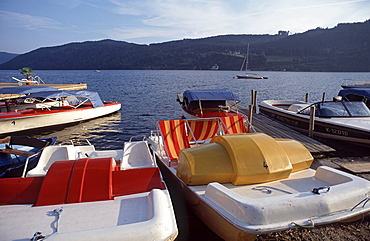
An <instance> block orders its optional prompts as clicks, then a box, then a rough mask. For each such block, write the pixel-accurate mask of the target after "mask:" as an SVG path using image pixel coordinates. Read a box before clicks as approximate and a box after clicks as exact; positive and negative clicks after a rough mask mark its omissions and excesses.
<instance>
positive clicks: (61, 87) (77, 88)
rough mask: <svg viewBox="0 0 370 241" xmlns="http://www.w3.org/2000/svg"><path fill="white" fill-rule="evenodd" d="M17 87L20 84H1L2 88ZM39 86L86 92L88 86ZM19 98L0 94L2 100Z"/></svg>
mask: <svg viewBox="0 0 370 241" xmlns="http://www.w3.org/2000/svg"><path fill="white" fill-rule="evenodd" d="M16 86H19V85H18V83H5V82H0V88H5V87H16ZM37 86H45V87H53V88H57V89H59V90H85V89H87V84H86V83H78V84H40V85H37ZM17 97H19V95H14V94H0V100H4V99H11V98H17Z"/></svg>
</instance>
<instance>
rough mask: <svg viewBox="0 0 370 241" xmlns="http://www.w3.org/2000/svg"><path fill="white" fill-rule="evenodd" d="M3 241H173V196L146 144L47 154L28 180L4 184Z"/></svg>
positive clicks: (0, 192)
mask: <svg viewBox="0 0 370 241" xmlns="http://www.w3.org/2000/svg"><path fill="white" fill-rule="evenodd" d="M0 212H1V216H2V218H1V219H0V232H1V239H3V240H78V241H81V240H99V241H101V240H174V239H175V238H176V236H177V233H178V231H177V225H176V220H175V216H174V211H173V207H172V203H171V199H170V196H169V192H168V190H167V187H166V185H165V183H164V182H163V179H162V176H161V174H160V171H159V168H158V167H157V165H156V164H155V162H154V160H153V157H152V155H151V154H150V151H149V148H148V145H147V142H146V141H138V142H136V141H135V142H126V143H125V144H124V148H123V149H121V150H103V151H96V150H95V148H94V146H93V145H83V146H76V145H73V144H68V145H58V146H49V147H46V148H45V149H44V152H43V153H42V156H41V157H40V161H39V163H38V165H37V166H36V168H35V169H33V170H31V171H29V172H28V173H27V177H25V178H3V179H0Z"/></svg>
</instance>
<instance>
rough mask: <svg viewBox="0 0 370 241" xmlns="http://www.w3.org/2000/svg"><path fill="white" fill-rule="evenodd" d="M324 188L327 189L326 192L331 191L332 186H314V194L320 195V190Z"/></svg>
mask: <svg viewBox="0 0 370 241" xmlns="http://www.w3.org/2000/svg"><path fill="white" fill-rule="evenodd" d="M324 189H326V192H329V191H330V187H318V188H316V187H315V188H314V189H312V191H311V192H312V193H314V194H318V195H320V190H324Z"/></svg>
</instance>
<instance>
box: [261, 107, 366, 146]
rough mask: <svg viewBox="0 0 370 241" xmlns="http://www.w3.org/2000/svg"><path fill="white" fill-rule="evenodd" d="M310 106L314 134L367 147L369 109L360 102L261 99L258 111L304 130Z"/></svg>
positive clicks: (308, 122)
mask: <svg viewBox="0 0 370 241" xmlns="http://www.w3.org/2000/svg"><path fill="white" fill-rule="evenodd" d="M311 107H313V108H311ZM313 109H314V110H315V111H314V113H313V114H314V115H312V116H313V118H312V120H313V122H312V124H313V125H312V126H313V136H314V137H315V136H316V137H319V138H323V139H327V140H329V141H336V142H338V141H339V142H340V143H342V144H344V143H350V144H351V145H352V144H353V145H356V146H365V147H367V148H368V147H370V111H369V109H368V108H367V107H366V105H365V104H364V103H363V102H362V101H322V102H316V103H306V102H303V101H295V100H265V101H262V102H261V103H260V104H259V110H260V112H261V113H263V114H266V115H268V116H270V117H271V118H273V119H275V120H278V121H280V122H283V123H284V124H287V125H288V126H290V127H291V128H293V129H296V130H298V131H301V132H304V133H308V130H309V126H310V114H311V110H313ZM343 146H344V148H345V147H346V145H343Z"/></svg>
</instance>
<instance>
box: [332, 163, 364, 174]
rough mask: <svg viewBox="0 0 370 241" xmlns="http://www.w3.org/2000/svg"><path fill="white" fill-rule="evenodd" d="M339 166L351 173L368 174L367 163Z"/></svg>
mask: <svg viewBox="0 0 370 241" xmlns="http://www.w3.org/2000/svg"><path fill="white" fill-rule="evenodd" d="M339 166H341V167H343V168H344V169H346V170H348V171H351V172H353V173H369V172H370V163H369V162H359V163H345V164H339Z"/></svg>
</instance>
